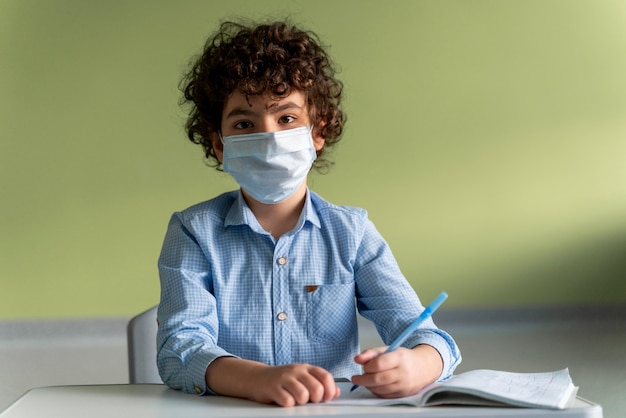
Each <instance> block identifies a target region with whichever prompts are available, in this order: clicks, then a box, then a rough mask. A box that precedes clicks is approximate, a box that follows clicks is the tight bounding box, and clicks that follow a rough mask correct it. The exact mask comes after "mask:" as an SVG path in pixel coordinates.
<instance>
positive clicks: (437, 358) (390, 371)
mask: <svg viewBox="0 0 626 418" xmlns="http://www.w3.org/2000/svg"><path fill="white" fill-rule="evenodd" d="M386 349H387V348H386V347H377V348H370V349H367V350H365V351H363V352H362V353H361V354H359V355H357V356H356V357H355V358H354V361H355V362H357V363H358V364H361V365H362V366H363V372H364V373H363V374H362V375H356V376H353V377H352V383H354V384H355V385H359V386H365V387H366V388H368V389H369V390H370V391H371V392H372V393H373V394H375V395H376V396H378V397H381V398H401V397H404V396H410V395H414V394H416V393H417V392H419V391H420V390H421V389H422V388H424V386H426V385H429V384H431V383H433V382H434V381H435V380H437V378H438V377H439V376H440V375H441V372H442V370H443V360H442V359H441V355H440V354H439V352H438V351H437V350H436V349H435V348H433V347H431V346H429V345H418V346H417V347H414V348H413V349H412V350H410V349H407V348H403V347H401V348H398V349H397V350H395V351H392V352H390V353H384V352H385V350H386ZM383 353H384V354H383Z"/></svg>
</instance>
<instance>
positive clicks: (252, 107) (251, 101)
mask: <svg viewBox="0 0 626 418" xmlns="http://www.w3.org/2000/svg"><path fill="white" fill-rule="evenodd" d="M282 109H290V110H291V111H298V110H301V111H304V112H306V111H307V105H306V97H305V95H304V93H302V92H301V91H298V90H293V91H292V92H291V93H290V94H289V95H288V96H285V97H274V96H271V95H269V94H264V95H255V96H248V95H245V94H243V93H241V92H239V91H235V92H233V93H232V94H231V95H230V96H229V97H228V99H227V100H226V103H225V104H224V111H223V113H222V116H223V117H224V118H228V117H229V115H231V114H232V113H233V112H235V113H240V112H244V113H259V114H261V113H274V112H276V111H280V110H282Z"/></svg>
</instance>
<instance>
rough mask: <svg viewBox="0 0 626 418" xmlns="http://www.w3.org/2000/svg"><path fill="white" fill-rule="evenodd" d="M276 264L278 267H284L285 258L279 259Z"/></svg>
mask: <svg viewBox="0 0 626 418" xmlns="http://www.w3.org/2000/svg"><path fill="white" fill-rule="evenodd" d="M277 262H278V265H279V266H284V265H285V264H287V259H286V258H285V257H280V258H279V259H278V261H277Z"/></svg>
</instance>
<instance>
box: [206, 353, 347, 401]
mask: <svg viewBox="0 0 626 418" xmlns="http://www.w3.org/2000/svg"><path fill="white" fill-rule="evenodd" d="M206 384H207V386H208V387H209V388H210V389H211V390H212V391H213V392H215V393H217V394H220V395H227V396H233V397H238V398H247V399H251V400H254V401H257V402H261V403H276V404H278V405H281V406H286V407H290V406H294V405H303V404H306V403H309V402H313V403H317V402H328V401H330V400H331V399H333V398H335V397H337V396H339V393H340V392H339V388H338V387H337V385H336V384H335V381H334V378H333V376H332V375H331V374H330V373H329V372H328V371H326V370H324V369H322V368H321V367H316V366H311V365H310V364H289V365H284V366H268V365H266V364H263V363H258V362H255V361H250V360H244V359H240V358H236V357H220V358H218V359H215V360H214V361H213V362H212V363H211V364H210V365H209V367H207V370H206Z"/></svg>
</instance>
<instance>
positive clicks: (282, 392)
mask: <svg viewBox="0 0 626 418" xmlns="http://www.w3.org/2000/svg"><path fill="white" fill-rule="evenodd" d="M272 402H273V403H275V404H277V405H279V406H282V407H285V408H290V407H292V406H295V404H296V400H295V399H294V397H293V396H292V394H291V393H289V391H288V390H286V389H285V388H280V389H279V390H277V391H275V392H274V393H273V394H272V398H271V401H270V402H268V403H272ZM263 403H265V402H263Z"/></svg>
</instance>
